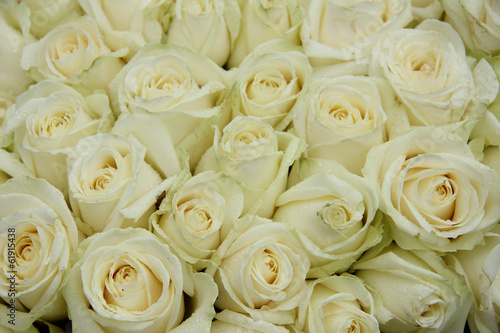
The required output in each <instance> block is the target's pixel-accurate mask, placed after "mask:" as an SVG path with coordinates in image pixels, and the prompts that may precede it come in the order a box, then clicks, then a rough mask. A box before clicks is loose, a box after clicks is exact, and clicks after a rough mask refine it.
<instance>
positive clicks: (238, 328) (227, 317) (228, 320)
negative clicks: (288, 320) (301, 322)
mask: <svg viewBox="0 0 500 333" xmlns="http://www.w3.org/2000/svg"><path fill="white" fill-rule="evenodd" d="M224 332H241V333H289V332H290V331H289V330H287V329H286V328H285V327H283V326H279V325H274V324H271V323H268V322H265V321H262V320H253V319H252V318H251V317H249V316H248V315H244V314H242V313H238V312H234V311H230V310H222V311H221V312H219V313H217V314H216V315H215V320H214V321H213V322H212V327H211V328H210V333H224Z"/></svg>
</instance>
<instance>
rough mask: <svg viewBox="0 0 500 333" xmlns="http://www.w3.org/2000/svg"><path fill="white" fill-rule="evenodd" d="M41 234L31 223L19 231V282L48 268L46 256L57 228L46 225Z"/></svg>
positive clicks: (16, 249)
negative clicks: (45, 260)
mask: <svg viewBox="0 0 500 333" xmlns="http://www.w3.org/2000/svg"><path fill="white" fill-rule="evenodd" d="M41 232H42V234H39V230H38V228H37V226H36V225H33V224H31V223H27V224H24V225H23V226H22V227H20V228H18V230H17V235H16V239H15V260H16V272H17V273H16V275H17V277H18V278H19V280H24V279H28V278H31V277H32V276H34V275H35V274H36V273H37V272H38V271H39V270H40V269H45V268H46V266H47V265H46V263H45V262H44V256H46V255H47V251H50V248H51V247H52V242H53V239H54V233H55V228H54V226H53V225H44V226H43V230H41Z"/></svg>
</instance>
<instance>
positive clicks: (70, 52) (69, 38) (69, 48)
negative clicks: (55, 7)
mask: <svg viewBox="0 0 500 333" xmlns="http://www.w3.org/2000/svg"><path fill="white" fill-rule="evenodd" d="M54 38H55V40H54V42H53V43H51V44H50V45H49V46H48V52H49V58H50V59H51V60H52V63H53V65H54V67H55V69H56V70H57V71H58V72H59V73H61V74H62V75H63V76H64V77H69V76H71V75H73V74H74V73H75V72H77V71H78V70H80V69H87V68H86V66H85V61H86V53H87V48H88V47H89V43H90V42H89V40H88V38H87V36H86V34H85V33H83V32H81V31H68V32H62V33H60V34H58V35H57V36H54Z"/></svg>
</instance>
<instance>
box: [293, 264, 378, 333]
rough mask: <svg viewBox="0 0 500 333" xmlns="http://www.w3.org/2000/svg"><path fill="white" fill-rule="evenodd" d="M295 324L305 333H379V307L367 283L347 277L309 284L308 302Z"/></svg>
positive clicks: (334, 277)
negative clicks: (377, 310)
mask: <svg viewBox="0 0 500 333" xmlns="http://www.w3.org/2000/svg"><path fill="white" fill-rule="evenodd" d="M299 307H300V309H299V312H300V315H299V320H298V321H297V323H296V324H295V325H296V326H297V327H299V328H300V329H301V330H302V331H303V332H305V333H316V332H331V331H336V332H339V333H340V332H342V333H343V332H346V333H347V332H356V333H358V332H359V333H361V332H362V333H378V332H380V331H379V327H378V322H377V319H375V317H374V313H375V304H374V301H373V298H372V295H371V294H370V292H369V291H368V289H367V288H366V286H365V285H364V284H363V282H362V281H361V280H360V279H358V278H357V277H356V276H354V275H350V274H347V273H344V274H342V275H332V276H329V277H325V278H321V279H316V280H312V281H311V282H309V283H308V301H307V302H304V303H302V304H300V305H299Z"/></svg>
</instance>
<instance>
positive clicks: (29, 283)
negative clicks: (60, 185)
mask: <svg viewBox="0 0 500 333" xmlns="http://www.w3.org/2000/svg"><path fill="white" fill-rule="evenodd" d="M77 246H78V231H77V228H76V225H75V221H74V220H73V217H72V216H71V212H70V211H69V209H68V206H67V205H66V202H65V201H64V197H63V195H62V194H61V192H60V191H59V190H57V189H56V188H54V187H53V186H51V185H50V184H49V183H47V182H46V181H45V180H43V179H38V178H30V177H15V178H12V179H11V180H9V181H8V182H6V183H5V184H2V185H1V186H0V251H1V253H2V261H1V262H0V275H1V278H0V297H1V300H0V308H1V312H2V316H1V318H0V324H1V325H2V327H3V329H5V328H10V329H12V330H14V331H15V332H19V331H24V330H27V329H28V328H29V327H30V326H31V325H32V323H33V322H34V321H35V320H37V319H39V318H42V319H45V320H48V321H51V322H55V321H58V320H62V319H65V318H66V316H67V313H66V303H65V302H64V299H63V297H62V294H61V290H62V288H63V286H64V285H65V284H66V281H67V278H68V275H69V266H70V255H71V253H72V252H73V251H74V249H76V247H77ZM13 307H15V308H13Z"/></svg>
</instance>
